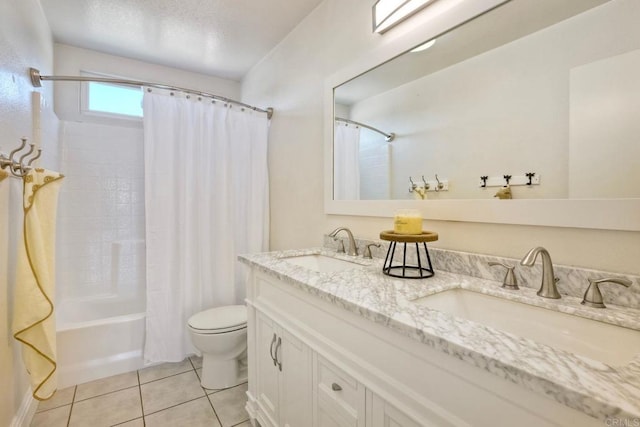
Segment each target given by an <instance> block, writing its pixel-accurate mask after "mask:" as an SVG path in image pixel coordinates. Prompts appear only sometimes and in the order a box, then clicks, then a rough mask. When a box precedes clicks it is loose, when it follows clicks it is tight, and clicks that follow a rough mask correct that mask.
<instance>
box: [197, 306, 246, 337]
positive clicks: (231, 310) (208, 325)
mask: <svg viewBox="0 0 640 427" xmlns="http://www.w3.org/2000/svg"><path fill="white" fill-rule="evenodd" d="M246 323H247V307H245V306H244V305H227V306H224V307H216V308H210V309H208V310H205V311H201V312H200V313H196V314H194V315H193V316H191V317H190V318H189V321H188V324H189V326H190V327H192V328H193V329H201V330H209V331H211V330H220V329H230V328H237V327H239V326H244V325H246Z"/></svg>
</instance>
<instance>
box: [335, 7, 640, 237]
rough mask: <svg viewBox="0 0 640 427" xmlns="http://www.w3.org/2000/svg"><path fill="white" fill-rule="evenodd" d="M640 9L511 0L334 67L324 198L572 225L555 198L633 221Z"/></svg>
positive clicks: (639, 192) (599, 223) (639, 163)
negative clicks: (347, 70) (381, 55)
mask: <svg viewBox="0 0 640 427" xmlns="http://www.w3.org/2000/svg"><path fill="white" fill-rule="evenodd" d="M638 22H640V3H639V2H638V1H637V0H562V1H557V0H511V1H508V2H505V3H503V4H501V5H499V6H497V7H495V8H493V9H492V10H490V11H488V12H486V13H483V14H480V15H479V16H477V17H475V18H474V19H471V20H469V21H468V22H466V23H464V24H462V25H459V26H456V27H455V28H453V29H450V30H447V31H445V32H443V33H441V34H438V35H435V36H434V37H430V38H428V39H425V40H421V41H420V43H418V44H414V45H411V46H408V50H406V51H405V52H404V53H402V54H400V55H397V56H395V57H393V58H392V59H390V60H388V61H385V62H383V63H381V64H380V65H377V66H375V67H372V68H371V69H367V70H362V72H360V73H358V74H357V75H356V76H353V77H352V78H348V79H345V80H343V81H340V82H336V81H335V80H333V81H332V82H330V86H331V92H332V101H331V102H332V105H331V106H332V108H331V115H330V121H331V124H330V126H331V130H330V132H331V134H332V135H333V137H332V138H331V139H332V140H331V148H332V149H331V164H332V168H331V171H332V173H331V175H332V180H331V181H332V182H331V183H330V185H331V187H330V188H329V191H330V192H331V195H330V200H331V201H332V202H334V203H329V204H330V205H331V206H330V207H329V209H328V211H332V210H333V211H334V212H333V213H355V214H363V210H366V209H367V208H363V209H355V208H354V206H357V205H358V204H360V206H361V207H364V206H369V207H372V206H375V207H376V212H377V214H379V215H381V216H386V215H388V214H389V211H388V209H386V210H385V209H382V210H380V208H382V207H387V208H390V207H391V206H392V204H388V203H387V204H386V205H385V204H382V202H383V201H389V200H394V201H402V202H401V203H404V204H405V205H406V204H407V203H410V202H411V204H412V205H413V204H417V205H418V206H422V207H423V210H425V209H427V207H429V209H427V210H428V211H432V212H436V213H435V218H436V219H447V218H446V212H451V209H453V208H456V209H457V208H463V207H465V208H466V209H472V210H474V209H475V207H477V206H480V211H482V210H483V209H484V210H486V209H489V211H488V215H484V216H483V215H480V217H474V215H470V216H468V217H467V216H465V215H464V214H461V213H460V212H457V213H456V214H455V215H454V218H451V219H459V220H467V219H468V220H472V221H487V222H508V223H522V224H527V223H534V224H544V225H560V226H567V225H569V224H576V222H573V223H572V222H571V220H570V218H566V219H562V215H560V216H558V217H556V219H554V214H553V212H556V211H557V212H561V211H563V210H565V211H566V209H565V208H567V207H570V206H573V207H574V208H575V209H577V210H572V209H573V208H572V209H569V211H567V212H573V213H572V215H574V214H575V213H576V212H582V213H583V217H584V218H585V221H584V222H582V223H581V222H580V221H578V223H580V224H579V225H577V226H584V227H593V228H613V229H639V228H640V227H639V225H638V220H632V221H631V222H629V221H627V220H626V219H625V218H627V217H629V218H635V217H638V216H640V210H638V206H640V204H639V202H638V200H639V199H640V78H638V76H640V25H638ZM355 68H357V67H352V69H355ZM340 78H342V79H344V74H342V76H341V77H340ZM330 80H331V79H330ZM507 184H508V186H509V192H510V197H512V200H498V198H497V197H496V194H497V193H501V195H503V194H504V191H502V190H503V189H504V186H505V185H507ZM367 201H369V202H371V201H377V202H376V203H374V204H371V203H369V204H367ZM435 201H442V202H445V203H440V205H441V206H443V207H444V208H443V210H442V209H440V208H441V206H438V203H431V202H435ZM474 201H477V202H479V204H478V203H476V204H473V202H474ZM523 201H532V202H533V201H538V202H537V203H529V204H528V205H527V204H526V203H524V204H523V203H522V202H523ZM563 201H564V202H566V203H562V202H563ZM336 202H337V203H336ZM340 202H349V203H340ZM446 202H453V203H454V204H452V203H446ZM558 202H559V203H558ZM607 203H608V204H607ZM396 206H398V205H397V203H396ZM528 206H529V207H533V208H534V209H533V210H534V212H532V214H531V215H529V214H527V215H525V216H526V218H525V217H522V216H521V217H520V219H517V218H513V215H518V213H519V212H521V211H523V210H526V209H528ZM536 206H538V207H540V208H542V207H544V209H545V210H546V213H541V212H540V211H539V210H536V209H537V208H535V207H536ZM607 206H609V207H607ZM341 207H342V208H341ZM585 208H588V209H592V208H596V211H595V212H597V213H595V214H594V215H595V217H594V218H593V220H591V219H587V218H586V217H587V216H589V215H591V214H588V213H586V212H584V211H583V209H585ZM610 208H611V209H613V208H615V209H617V210H618V212H617V213H616V212H609V211H608V209H610ZM620 209H631V211H630V212H626V213H625V212H620ZM496 210H501V211H502V212H500V213H499V214H498V215H496V214H495V212H496ZM437 211H442V215H445V216H444V217H442V218H438V215H440V214H438V213H437ZM608 212H609V213H608ZM511 213H513V215H511ZM372 214H375V213H372ZM536 214H537V215H538V216H539V217H540V216H545V215H549V218H547V219H544V220H540V219H535V218H534V216H535V215H536ZM610 215H614V216H616V217H617V218H618V219H621V218H622V221H617V220H616V221H613V222H615V223H617V225H615V224H613V223H612V222H610V221H608V220H605V221H603V220H602V218H598V216H610ZM429 216H430V215H427V217H429ZM432 217H433V215H432ZM492 218H494V219H495V220H494V219H492ZM499 218H500V219H499ZM527 218H529V219H527ZM625 221H626V223H625ZM632 223H633V224H632ZM572 226H575V225H572Z"/></svg>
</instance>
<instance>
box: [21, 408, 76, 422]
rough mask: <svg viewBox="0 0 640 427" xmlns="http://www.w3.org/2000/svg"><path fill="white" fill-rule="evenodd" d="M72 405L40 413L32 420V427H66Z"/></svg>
mask: <svg viewBox="0 0 640 427" xmlns="http://www.w3.org/2000/svg"><path fill="white" fill-rule="evenodd" d="M70 410H71V405H66V406H61V407H59V408H55V409H49V410H47V411H42V412H38V413H36V414H35V415H34V416H33V420H31V427H66V426H67V422H68V421H69V411H70Z"/></svg>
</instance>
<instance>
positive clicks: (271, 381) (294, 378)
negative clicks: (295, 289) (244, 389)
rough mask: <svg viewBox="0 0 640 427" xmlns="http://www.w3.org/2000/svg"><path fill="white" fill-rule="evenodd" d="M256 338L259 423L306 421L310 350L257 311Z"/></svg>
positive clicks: (292, 425)
mask: <svg viewBox="0 0 640 427" xmlns="http://www.w3.org/2000/svg"><path fill="white" fill-rule="evenodd" d="M255 340H256V341H255V342H256V347H255V353H254V355H255V365H254V366H255V368H256V372H255V373H256V374H257V376H256V377H254V378H255V380H256V381H255V386H256V392H257V393H256V397H257V400H258V406H259V407H260V409H261V411H260V417H258V419H259V421H260V424H261V425H262V426H263V427H268V426H274V427H275V426H289V427H297V426H304V425H307V422H308V419H309V417H310V414H311V350H310V349H309V347H308V346H306V345H304V344H303V343H302V342H301V341H300V340H299V339H296V338H295V337H293V336H292V335H291V334H290V333H288V332H287V331H286V330H285V329H283V328H282V327H280V326H279V325H277V324H276V323H275V322H274V321H273V320H271V319H270V318H269V317H268V316H266V315H264V314H262V313H260V312H258V313H256V318H255Z"/></svg>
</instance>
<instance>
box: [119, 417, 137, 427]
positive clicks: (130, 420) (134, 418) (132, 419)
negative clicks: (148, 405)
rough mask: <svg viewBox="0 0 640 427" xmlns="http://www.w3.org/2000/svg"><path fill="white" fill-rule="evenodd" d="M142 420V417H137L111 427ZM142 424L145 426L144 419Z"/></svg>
mask: <svg viewBox="0 0 640 427" xmlns="http://www.w3.org/2000/svg"><path fill="white" fill-rule="evenodd" d="M140 419H142V417H135V418H132V419H130V420H127V421H123V422H121V423H118V424H113V425H111V427H116V426H121V425H122V424H126V423H129V422H131V421H135V420H140ZM142 423H143V424H144V419H143V420H142Z"/></svg>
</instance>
